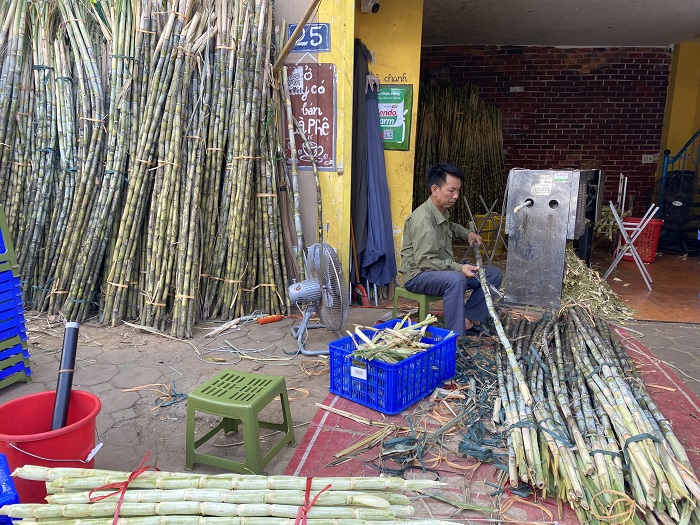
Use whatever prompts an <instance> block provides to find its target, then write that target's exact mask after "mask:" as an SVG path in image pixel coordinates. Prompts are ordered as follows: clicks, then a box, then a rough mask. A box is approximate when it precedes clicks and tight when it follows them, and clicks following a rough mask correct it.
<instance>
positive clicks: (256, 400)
mask: <svg viewBox="0 0 700 525" xmlns="http://www.w3.org/2000/svg"><path fill="white" fill-rule="evenodd" d="M277 396H279V397H280V401H281V407H282V415H283V418H284V421H283V422H282V423H270V422H266V421H259V415H260V412H261V411H262V410H263V409H264V408H265V407H266V406H267V405H268V404H270V402H271V401H273V400H274V399H275V397H277ZM197 411H200V412H204V413H207V414H213V415H215V416H220V417H222V418H223V419H222V421H221V422H220V423H219V424H218V425H217V426H216V427H215V428H213V429H212V430H210V431H209V432H207V433H206V435H204V436H202V437H201V438H199V439H195V436H194V431H195V413H196V412H197ZM241 423H242V424H243V446H244V448H245V459H244V461H243V463H241V462H238V461H234V460H232V459H228V458H222V457H219V456H214V455H212V454H206V453H202V452H197V448H198V447H200V446H201V445H203V444H204V443H206V442H207V441H209V440H210V439H211V438H212V437H214V436H215V435H216V434H217V433H218V432H219V431H220V430H223V431H224V433H227V432H230V431H234V432H235V431H237V430H238V425H239V424H241ZM261 428H266V429H270V430H277V431H280V432H282V433H283V436H282V437H281V438H280V439H279V441H277V442H276V443H275V444H274V446H273V447H272V448H271V449H270V450H269V451H268V452H267V453H266V454H265V455H263V454H262V453H261V449H260V429H261ZM285 445H289V446H294V445H295V440H294V424H293V423H292V414H291V411H290V409H289V396H288V395H287V387H286V384H285V382H284V377H282V376H268V375H257V374H246V373H243V372H238V371H236V370H226V371H224V372H221V373H220V374H218V375H217V376H214V377H213V378H212V379H210V380H209V381H207V382H206V383H204V384H202V385H200V386H198V387H197V388H196V389H194V390H193V391H192V392H190V393H189V394H188V396H187V436H186V449H185V470H192V466H193V465H194V464H195V463H201V464H205V465H213V466H216V467H221V468H225V469H228V470H231V471H233V472H238V473H241V474H262V473H263V469H264V468H265V466H266V465H267V464H268V463H269V462H270V460H271V459H272V458H273V457H274V456H275V454H277V453H278V452H279V451H280V450H281V449H282V448H283V447H284V446H285Z"/></svg>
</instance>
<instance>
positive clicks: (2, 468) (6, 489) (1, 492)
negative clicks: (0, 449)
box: [0, 454, 19, 507]
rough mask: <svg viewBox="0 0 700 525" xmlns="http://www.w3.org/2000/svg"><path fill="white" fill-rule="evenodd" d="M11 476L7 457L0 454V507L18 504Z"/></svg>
mask: <svg viewBox="0 0 700 525" xmlns="http://www.w3.org/2000/svg"><path fill="white" fill-rule="evenodd" d="M11 474H12V473H11V472H10V464H9V463H8V462H7V456H5V454H0V507H2V506H4V505H14V504H15V503H19V496H18V495H17V490H16V489H15V483H14V481H12V476H11Z"/></svg>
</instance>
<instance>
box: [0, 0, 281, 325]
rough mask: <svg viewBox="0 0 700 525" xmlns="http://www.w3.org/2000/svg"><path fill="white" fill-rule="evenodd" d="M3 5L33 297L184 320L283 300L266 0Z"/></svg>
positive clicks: (5, 132) (42, 302)
mask: <svg viewBox="0 0 700 525" xmlns="http://www.w3.org/2000/svg"><path fill="white" fill-rule="evenodd" d="M54 7H57V8H56V9H54ZM0 11H1V12H2V13H3V15H4V16H5V20H6V21H7V23H6V24H5V26H4V27H5V29H6V30H5V31H3V32H2V33H1V34H0V39H2V42H0V43H2V44H3V45H2V48H0V66H1V70H0V79H2V80H4V82H3V84H2V88H1V90H0V109H1V110H2V111H0V115H1V117H0V140H1V141H2V144H3V146H4V147H3V148H0V190H2V194H0V199H2V200H3V202H4V203H5V204H6V209H7V213H8V219H9V223H10V229H11V232H12V236H13V240H14V242H15V245H16V247H17V250H18V260H19V264H20V272H21V274H22V278H23V281H24V282H25V290H24V292H25V303H26V304H27V305H28V306H31V307H34V308H36V309H38V310H42V311H49V312H50V313H59V312H60V313H61V314H62V315H63V316H64V317H65V318H67V319H68V320H77V321H82V320H84V319H85V318H86V317H87V316H88V315H89V314H90V313H91V312H94V311H95V309H96V306H99V307H100V308H101V309H102V320H103V321H104V322H106V323H111V324H115V323H118V322H120V321H121V320H122V319H131V320H133V319H137V320H138V321H139V322H140V323H142V324H144V325H147V326H153V327H157V328H160V329H165V328H167V327H168V325H170V329H171V332H172V334H173V335H175V336H177V337H189V336H191V333H192V326H193V324H194V323H195V322H196V320H197V319H199V318H201V317H205V318H209V317H215V316H221V317H222V318H224V319H229V318H232V317H238V316H240V315H241V314H243V313H244V312H249V311H251V310H262V311H264V312H268V313H282V312H283V311H284V310H285V309H286V307H287V306H288V305H287V302H288V301H287V296H286V290H287V286H286V285H287V268H286V264H285V261H286V260H287V254H285V248H284V245H283V241H282V239H283V232H282V221H281V220H280V206H279V205H278V199H277V197H278V193H279V184H280V182H281V181H282V182H284V172H283V163H282V162H281V161H280V151H281V148H280V145H279V137H280V133H279V127H280V122H281V118H280V102H279V95H278V94H277V93H278V85H277V84H275V83H274V82H273V79H272V78H271V77H270V75H269V74H267V73H265V72H266V71H269V69H270V67H271V62H272V61H273V60H274V59H275V52H274V49H273V45H272V43H271V38H272V27H273V16H272V12H273V6H272V0H257V1H256V2H247V1H243V0H228V1H225V2H215V3H213V4H212V3H200V2H197V1H195V0H170V1H169V2H168V3H167V5H166V4H163V3H161V2H153V1H152V0H134V1H126V2H121V1H120V2H117V1H108V2H96V3H92V2H87V3H77V4H76V3H70V2H67V0H58V1H57V2H56V3H55V4H54V3H53V2H50V1H49V0H40V1H38V2H31V3H27V2H10V3H5V4H3V5H2V6H0ZM104 57H107V60H105V59H104ZM32 75H33V77H34V78H33V81H32V78H31V77H32ZM105 101H106V103H105ZM285 187H286V184H285ZM101 290H103V291H104V297H101V296H100V291H101Z"/></svg>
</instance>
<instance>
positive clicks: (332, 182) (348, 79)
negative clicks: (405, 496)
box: [308, 0, 355, 279]
mask: <svg viewBox="0 0 700 525" xmlns="http://www.w3.org/2000/svg"><path fill="white" fill-rule="evenodd" d="M318 21H319V22H328V23H330V30H331V50H330V52H328V53H318V61H319V62H332V63H335V68H336V69H335V73H336V82H337V85H336V105H337V112H336V150H335V159H336V167H337V169H336V171H335V172H325V171H324V172H321V173H320V179H321V197H322V199H323V224H324V232H325V235H324V240H325V241H326V242H328V243H329V244H330V245H331V246H333V247H334V248H335V249H336V250H337V251H338V256H339V257H340V262H341V264H342V265H343V268H345V269H346V272H345V273H346V278H348V279H349V276H348V275H347V270H349V269H350V264H349V263H350V170H351V165H350V163H351V162H350V160H351V155H352V149H351V144H352V72H353V46H354V41H355V23H354V5H353V2H347V1H346V0H322V2H321V5H320V7H319V10H318ZM308 244H311V243H308Z"/></svg>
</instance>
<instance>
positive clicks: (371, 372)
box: [328, 319, 457, 414]
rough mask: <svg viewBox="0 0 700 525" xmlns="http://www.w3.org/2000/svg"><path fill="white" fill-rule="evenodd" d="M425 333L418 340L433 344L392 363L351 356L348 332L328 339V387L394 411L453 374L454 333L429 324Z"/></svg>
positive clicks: (388, 325)
mask: <svg viewBox="0 0 700 525" xmlns="http://www.w3.org/2000/svg"><path fill="white" fill-rule="evenodd" d="M399 322H400V319H393V320H391V321H387V322H386V323H382V324H380V325H377V326H375V327H374V328H376V329H379V330H381V329H383V328H393V327H395V326H396V325H397V324H398V323H399ZM364 332H365V333H366V334H368V335H370V334H371V331H370V330H365V331H364ZM426 333H427V335H428V337H424V338H423V339H422V342H423V343H430V344H432V345H433V346H432V347H430V348H429V349H427V350H425V351H423V352H419V353H417V354H414V355H412V356H411V357H409V358H407V359H404V360H403V361H400V362H398V363H395V364H389V363H384V362H383V361H378V360H371V361H368V360H365V359H356V358H353V357H352V355H351V354H352V351H353V350H354V349H355V344H354V342H353V340H352V338H351V337H350V336H348V337H343V338H342V339H338V340H336V341H333V342H331V343H329V345H328V349H329V352H330V358H331V384H330V391H331V392H332V393H334V394H338V395H339V396H343V397H346V398H348V399H351V400H353V401H355V402H356V403H360V404H361V405H365V406H367V407H369V408H372V409H374V410H378V411H380V412H383V413H385V414H397V413H399V412H401V411H402V410H404V409H405V408H407V407H409V406H411V405H412V404H414V403H416V402H417V401H419V400H420V399H422V398H424V397H425V396H426V395H428V394H429V393H431V392H432V391H433V390H434V389H435V388H436V387H438V386H440V385H441V384H442V383H443V382H444V381H447V380H448V379H451V378H452V377H454V374H455V361H456V358H457V335H456V334H454V333H453V332H450V331H449V330H444V329H442V328H433V327H430V328H428V330H427V332H426ZM450 334H452V335H450Z"/></svg>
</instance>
